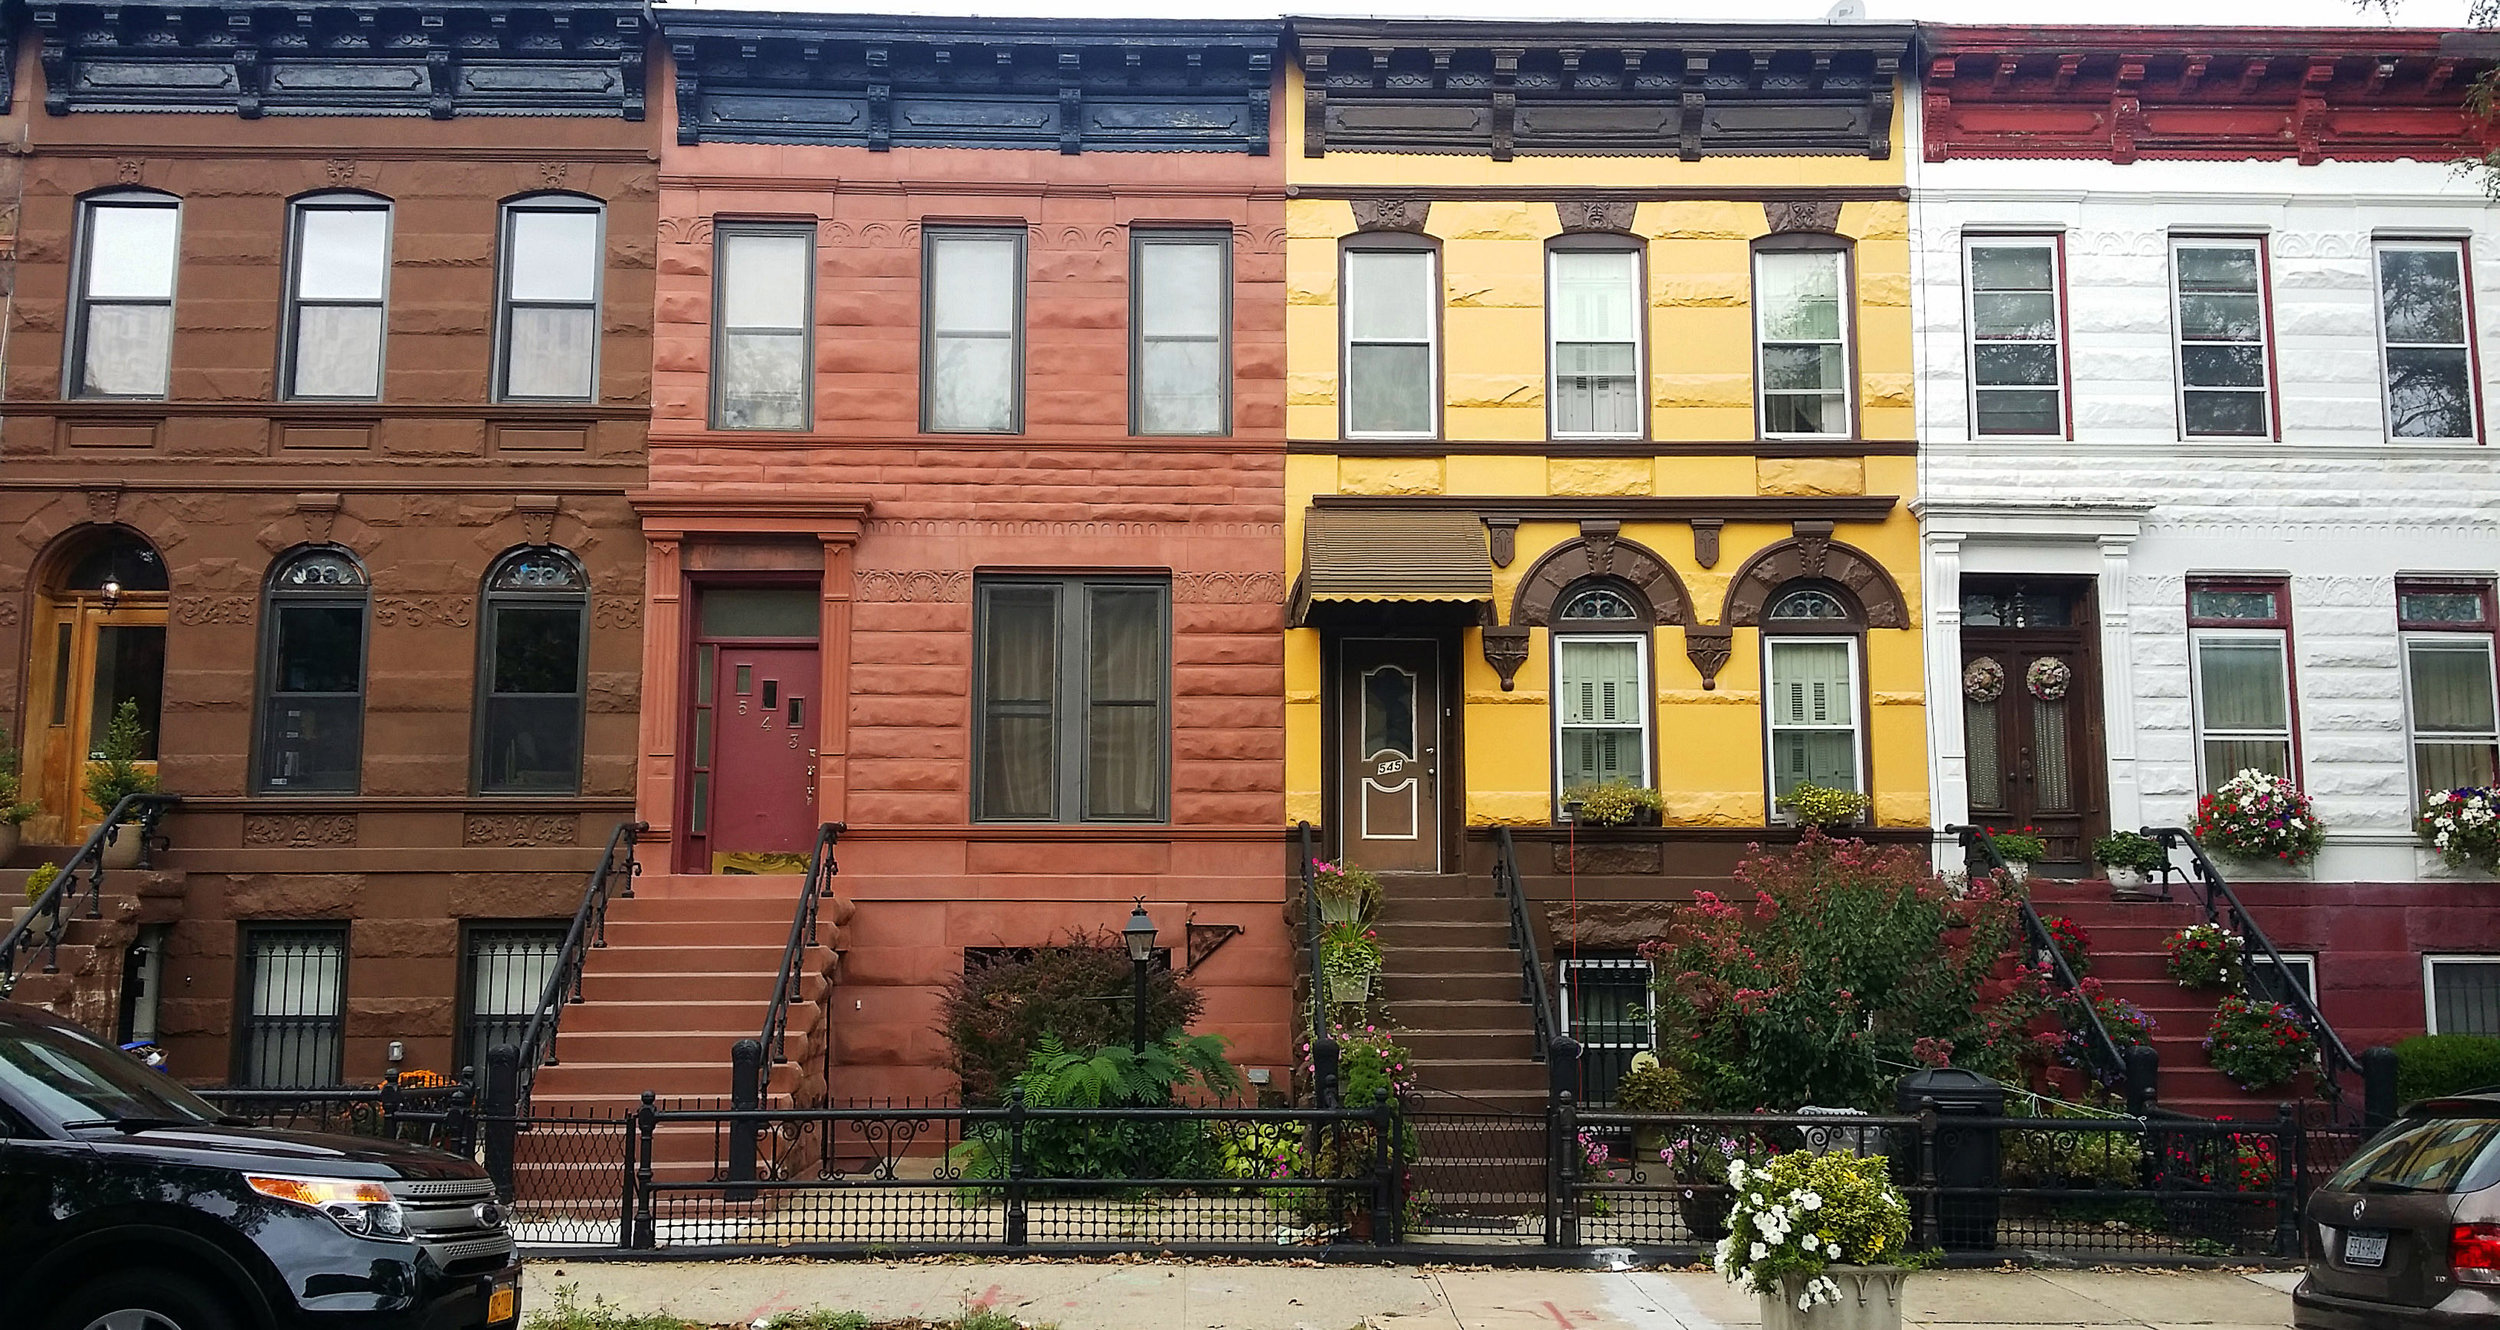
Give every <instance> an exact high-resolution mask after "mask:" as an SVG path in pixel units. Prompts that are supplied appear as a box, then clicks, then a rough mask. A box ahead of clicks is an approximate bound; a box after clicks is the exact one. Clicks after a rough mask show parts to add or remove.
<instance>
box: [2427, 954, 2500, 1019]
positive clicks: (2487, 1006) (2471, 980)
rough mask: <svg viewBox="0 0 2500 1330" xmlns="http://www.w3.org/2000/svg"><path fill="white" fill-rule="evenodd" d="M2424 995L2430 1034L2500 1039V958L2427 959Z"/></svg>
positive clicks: (2435, 957)
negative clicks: (2498, 1037)
mask: <svg viewBox="0 0 2500 1330" xmlns="http://www.w3.org/2000/svg"><path fill="white" fill-rule="evenodd" d="M2422 992H2423V1006H2424V1012H2423V1016H2424V1019H2425V1024H2426V1026H2427V1028H2428V1029H2429V1031H2430V1033H2432V1034H2484V1035H2500V956H2425V957H2423V958H2422Z"/></svg>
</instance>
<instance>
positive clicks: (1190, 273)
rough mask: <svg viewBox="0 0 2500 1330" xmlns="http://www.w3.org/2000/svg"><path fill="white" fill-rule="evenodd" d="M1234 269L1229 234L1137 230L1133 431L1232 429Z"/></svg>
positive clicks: (1131, 311) (1211, 431) (1133, 249)
mask: <svg viewBox="0 0 2500 1330" xmlns="http://www.w3.org/2000/svg"><path fill="white" fill-rule="evenodd" d="M1232 269H1233V247H1232V237H1231V236H1229V235H1226V234H1224V233H1223V232H1220V231H1139V232H1137V233H1136V235H1135V237H1134V239H1133V241H1132V243H1131V246H1130V262H1129V270H1130V272H1131V274H1132V278H1131V282H1132V284H1131V288H1130V290H1131V295H1130V309H1129V326H1130V327H1131V328H1133V329H1135V330H1136V331H1135V342H1134V344H1133V346H1132V347H1131V349H1130V353H1129V364H1130V369H1129V381H1130V382H1131V383H1132V384H1134V385H1135V386H1134V387H1133V388H1132V390H1131V393H1132V397H1131V402H1130V408H1129V409H1130V421H1131V426H1130V428H1131V431H1132V432H1134V433H1137V434H1226V433H1230V432H1231V430H1232V425H1231V422H1230V420H1229V419H1228V415H1229V411H1228V409H1227V408H1228V405H1229V398H1230V393H1229V392H1228V389H1229V388H1230V386H1231V380H1232V373H1233V368H1232V361H1233V358H1232V323H1233V318H1232Z"/></svg>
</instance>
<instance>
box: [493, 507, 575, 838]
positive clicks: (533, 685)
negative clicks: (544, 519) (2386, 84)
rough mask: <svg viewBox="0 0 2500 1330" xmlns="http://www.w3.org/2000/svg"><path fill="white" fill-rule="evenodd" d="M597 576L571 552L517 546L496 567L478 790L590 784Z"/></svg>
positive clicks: (548, 790) (560, 789) (568, 788)
mask: <svg viewBox="0 0 2500 1330" xmlns="http://www.w3.org/2000/svg"><path fill="white" fill-rule="evenodd" d="M589 626H590V584H589V581H588V579H586V578H584V577H583V576H582V569H581V565H580V564H578V563H576V562H574V561H573V557H572V556H571V555H569V554H567V553H565V552H564V551H562V550H559V549H554V548H551V547H549V548H538V549H524V550H516V551H514V552H512V553H511V554H508V555H505V556H504V557H503V558H501V559H499V560H497V561H496V563H495V566H494V568H493V570H492V571H490V572H488V573H487V575H486V613H485V614H484V615H482V616H480V621H479V630H480V632H481V633H482V634H483V638H482V640H481V641H480V642H479V649H478V655H479V661H478V690H477V691H478V699H477V789H478V792H479V793H480V794H571V793H574V792H575V791H577V790H579V789H580V788H581V783H582V700H583V688H584V686H585V683H586V679H587V676H586V673H585V669H586V664H587V657H586V655H585V652H584V647H585V645H586V642H587V639H588V636H589V635H588V633H586V632H585V631H584V630H585V629H587V628H588V627H589Z"/></svg>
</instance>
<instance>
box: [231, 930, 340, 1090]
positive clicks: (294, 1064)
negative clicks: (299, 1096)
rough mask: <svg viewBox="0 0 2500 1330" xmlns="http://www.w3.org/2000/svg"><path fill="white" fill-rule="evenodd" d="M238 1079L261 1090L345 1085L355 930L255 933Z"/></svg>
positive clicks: (248, 950)
mask: <svg viewBox="0 0 2500 1330" xmlns="http://www.w3.org/2000/svg"><path fill="white" fill-rule="evenodd" d="M242 997H243V1011H242V1019H240V1020H238V1021H236V1022H235V1026H236V1029H235V1033H236V1035H237V1038H236V1040H235V1062H236V1064H237V1065H236V1067H235V1079H236V1080H237V1081H239V1082H240V1083H242V1084H244V1085H248V1086H251V1087H253V1088H255V1089H268V1090H310V1089H317V1088H321V1087H325V1086H332V1085H337V1084H338V1083H339V1080H340V1074H341V1068H340V1065H339V1055H340V1052H341V1047H342V1045H343V1044H344V1042H345V1036H346V1033H347V1020H346V1010H347V929H346V927H345V926H344V925H341V924H317V925H303V924H285V925H274V924H272V925H261V924H254V925H251V926H249V927H247V928H246V929H245V930H244V933H243V993H242Z"/></svg>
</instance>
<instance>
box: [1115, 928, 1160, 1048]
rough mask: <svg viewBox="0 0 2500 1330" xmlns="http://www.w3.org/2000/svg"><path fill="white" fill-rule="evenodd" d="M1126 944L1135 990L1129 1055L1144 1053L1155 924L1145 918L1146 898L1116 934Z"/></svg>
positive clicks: (1130, 1020) (1131, 1013)
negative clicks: (1147, 975) (1148, 979)
mask: <svg viewBox="0 0 2500 1330" xmlns="http://www.w3.org/2000/svg"><path fill="white" fill-rule="evenodd" d="M1120 937H1121V939H1122V940H1123V941H1125V942H1127V943H1128V963H1129V969H1130V970H1131V972H1132V975H1131V978H1132V979H1133V980H1134V982H1135V984H1136V988H1135V991H1134V993H1133V994H1132V998H1131V1003H1132V1005H1131V1010H1130V1019H1129V1051H1130V1052H1132V1053H1143V1052H1145V1051H1146V965H1147V963H1148V962H1150V961H1152V960H1153V959H1154V958H1155V921H1154V920H1152V919H1150V918H1148V917H1146V898H1145V897H1143V896H1140V897H1138V898H1137V909H1136V910H1135V911H1134V912H1132V913H1131V914H1130V915H1129V917H1128V926H1127V927H1125V928H1123V929H1121V930H1120Z"/></svg>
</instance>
